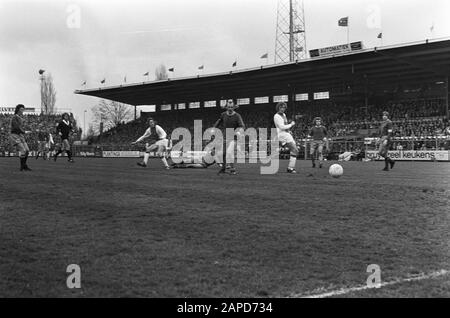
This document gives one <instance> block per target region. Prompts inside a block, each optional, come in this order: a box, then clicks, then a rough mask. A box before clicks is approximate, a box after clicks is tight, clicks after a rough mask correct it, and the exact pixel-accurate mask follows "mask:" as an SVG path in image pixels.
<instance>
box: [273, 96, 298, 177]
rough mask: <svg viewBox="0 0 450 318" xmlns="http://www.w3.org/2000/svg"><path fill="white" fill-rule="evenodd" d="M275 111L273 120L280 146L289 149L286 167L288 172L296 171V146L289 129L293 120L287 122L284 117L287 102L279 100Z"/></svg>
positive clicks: (293, 123) (292, 124)
mask: <svg viewBox="0 0 450 318" xmlns="http://www.w3.org/2000/svg"><path fill="white" fill-rule="evenodd" d="M276 110H277V113H276V114H275V115H274V116H273V122H274V123H275V127H276V128H277V135H278V140H279V141H280V143H281V145H282V146H287V147H288V148H289V151H290V159H289V165H288V168H287V172H288V173H297V171H296V170H295V163H296V162H297V155H298V148H297V145H296V144H295V140H294V137H292V134H291V132H290V129H291V128H292V127H294V125H295V122H294V121H292V122H291V123H289V124H288V120H287V117H286V114H285V112H286V110H287V104H286V103H284V102H279V103H277V105H276Z"/></svg>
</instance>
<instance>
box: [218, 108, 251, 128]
mask: <svg viewBox="0 0 450 318" xmlns="http://www.w3.org/2000/svg"><path fill="white" fill-rule="evenodd" d="M220 125H222V127H223V128H233V129H236V128H240V127H242V128H244V129H245V125H244V121H243V120H242V117H241V115H239V114H238V113H236V112H234V113H233V115H228V112H223V113H222V114H220V118H219V119H218V120H217V121H216V123H215V124H214V128H217V127H219V126H220Z"/></svg>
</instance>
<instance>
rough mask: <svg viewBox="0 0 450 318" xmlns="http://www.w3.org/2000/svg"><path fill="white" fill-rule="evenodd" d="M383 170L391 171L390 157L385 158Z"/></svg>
mask: <svg viewBox="0 0 450 318" xmlns="http://www.w3.org/2000/svg"><path fill="white" fill-rule="evenodd" d="M383 171H389V157H386V158H384V169H383Z"/></svg>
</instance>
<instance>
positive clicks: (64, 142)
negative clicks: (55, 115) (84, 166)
mask: <svg viewBox="0 0 450 318" xmlns="http://www.w3.org/2000/svg"><path fill="white" fill-rule="evenodd" d="M61 150H62V151H67V150H70V143H69V139H63V140H62V142H61Z"/></svg>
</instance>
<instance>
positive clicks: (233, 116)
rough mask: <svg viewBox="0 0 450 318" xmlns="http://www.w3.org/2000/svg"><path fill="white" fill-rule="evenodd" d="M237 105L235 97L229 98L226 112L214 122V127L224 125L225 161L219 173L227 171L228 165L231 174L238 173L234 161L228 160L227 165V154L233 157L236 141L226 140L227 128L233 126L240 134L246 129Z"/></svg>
mask: <svg viewBox="0 0 450 318" xmlns="http://www.w3.org/2000/svg"><path fill="white" fill-rule="evenodd" d="M236 108H237V107H236V106H235V104H234V100H233V99H229V100H227V106H226V109H227V111H226V112H223V113H222V114H220V118H219V119H218V120H217V121H216V123H215V124H214V126H213V127H214V128H218V127H219V126H222V128H223V139H224V146H223V162H222V167H221V169H220V170H219V172H218V173H219V174H221V173H225V172H226V169H227V166H229V167H230V174H233V175H235V174H236V168H235V167H234V162H228V165H227V154H228V156H229V157H232V154H233V153H234V149H235V145H236V142H235V141H234V139H233V140H226V139H227V138H226V129H227V128H232V129H234V130H236V129H238V132H237V133H238V134H240V133H241V132H242V131H243V130H245V125H244V121H243V120H242V117H241V115H239V114H238V113H236V111H235V109H236Z"/></svg>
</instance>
